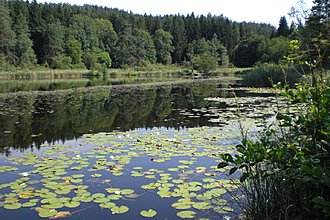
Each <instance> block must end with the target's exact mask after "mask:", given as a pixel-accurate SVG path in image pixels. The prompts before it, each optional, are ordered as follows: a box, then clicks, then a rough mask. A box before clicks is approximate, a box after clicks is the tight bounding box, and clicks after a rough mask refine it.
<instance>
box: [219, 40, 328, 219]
mask: <svg viewBox="0 0 330 220" xmlns="http://www.w3.org/2000/svg"><path fill="white" fill-rule="evenodd" d="M298 43H299V42H298V41H292V42H291V45H290V51H291V53H290V54H289V55H288V56H286V57H285V59H286V61H288V63H289V64H291V65H292V64H295V65H297V64H300V65H301V64H303V63H304V64H306V65H307V67H308V68H309V69H310V71H309V74H305V76H304V77H305V81H304V82H302V83H300V84H298V85H297V86H296V88H295V89H289V86H288V84H286V87H285V90H284V92H283V93H282V95H283V96H285V97H287V98H288V100H289V101H290V103H291V104H292V103H294V104H298V105H299V106H300V111H298V112H290V108H289V107H288V109H277V110H276V111H277V115H276V121H275V123H274V124H273V125H270V126H269V127H267V128H266V129H265V130H264V131H263V132H262V133H260V135H259V139H258V140H254V141H252V140H250V139H248V137H246V136H243V140H242V144H240V145H237V146H236V151H237V152H238V154H237V155H231V154H222V155H221V158H222V160H223V162H221V163H219V165H218V167H219V168H223V167H227V166H228V165H231V166H232V168H231V169H230V171H229V174H233V173H235V172H236V171H238V170H239V171H241V172H242V173H241V177H240V180H241V182H242V183H243V185H244V189H245V190H244V192H245V194H246V197H247V200H248V205H247V207H246V209H245V215H246V216H247V218H253V219H269V218H285V219H293V218H301V219H325V218H327V217H329V213H330V204H329V199H330V198H329V193H327V192H329V191H330V178H329V177H330V171H329V170H330V169H329V165H330V157H329V151H330V148H329V146H330V145H329V141H330V129H329V128H330V126H329V125H330V115H329V113H330V83H329V81H328V79H326V78H324V76H325V73H326V71H325V70H324V69H322V68H317V67H319V66H320V65H319V64H318V63H317V61H315V62H313V63H310V62H308V61H304V60H303V57H304V56H303V54H304V53H303V52H301V51H300V47H299V44H298ZM318 60H319V61H321V60H322V58H319V59H318ZM265 67H267V68H268V67H271V68H272V66H269V65H261V66H260V67H259V66H257V67H256V68H255V69H254V70H252V72H253V71H254V72H255V71H259V74H258V72H255V73H256V74H255V75H257V76H262V74H266V73H267V72H269V71H268V70H267V68H265ZM273 67H276V66H273ZM277 68H278V67H277ZM282 70H283V72H286V71H288V70H285V69H282ZM273 71H274V70H272V71H270V72H273ZM278 71H279V70H278ZM274 72H275V71H274ZM254 80H256V79H254ZM286 83H287V82H286ZM276 88H277V89H279V90H280V91H283V88H282V86H281V84H280V83H279V84H278V85H277V87H276Z"/></svg>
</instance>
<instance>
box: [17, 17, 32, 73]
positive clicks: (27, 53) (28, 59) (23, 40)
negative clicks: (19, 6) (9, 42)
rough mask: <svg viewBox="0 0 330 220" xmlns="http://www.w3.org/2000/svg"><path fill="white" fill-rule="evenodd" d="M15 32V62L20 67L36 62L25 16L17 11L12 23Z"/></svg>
mask: <svg viewBox="0 0 330 220" xmlns="http://www.w3.org/2000/svg"><path fill="white" fill-rule="evenodd" d="M13 29H14V31H15V33H16V44H15V64H16V65H19V66H21V67H29V66H31V65H33V64H35V63H36V55H35V53H34V51H33V49H32V45H33V44H32V40H31V39H30V33H29V27H28V23H27V19H26V17H25V16H24V15H23V14H22V13H19V14H18V15H16V21H15V23H14V25H13Z"/></svg>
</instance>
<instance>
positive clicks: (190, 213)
mask: <svg viewBox="0 0 330 220" xmlns="http://www.w3.org/2000/svg"><path fill="white" fill-rule="evenodd" d="M176 215H177V216H178V217H180V218H195V216H196V212H194V211H181V212H178V213H177V214H176Z"/></svg>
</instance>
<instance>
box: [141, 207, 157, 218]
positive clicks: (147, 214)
mask: <svg viewBox="0 0 330 220" xmlns="http://www.w3.org/2000/svg"><path fill="white" fill-rule="evenodd" d="M140 215H142V216H143V217H145V218H152V217H154V216H156V215H157V212H156V211H155V210H152V209H149V210H142V211H141V212H140Z"/></svg>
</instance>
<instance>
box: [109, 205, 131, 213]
mask: <svg viewBox="0 0 330 220" xmlns="http://www.w3.org/2000/svg"><path fill="white" fill-rule="evenodd" d="M128 210H129V208H128V207H127V206H123V205H122V206H115V207H112V208H111V212H112V214H123V213H125V212H128Z"/></svg>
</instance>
